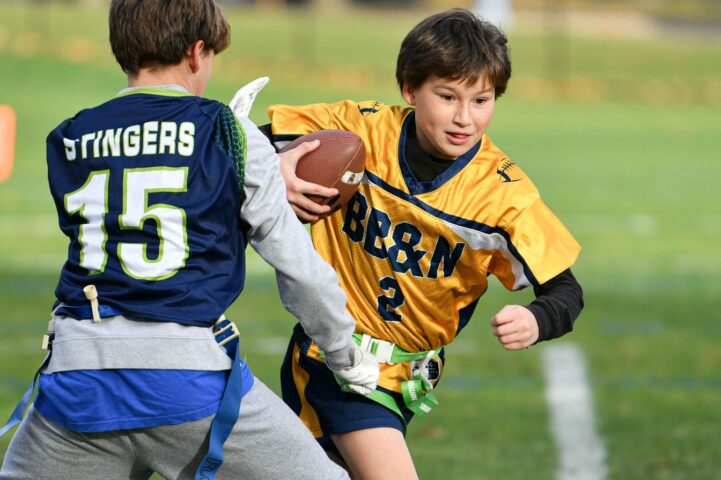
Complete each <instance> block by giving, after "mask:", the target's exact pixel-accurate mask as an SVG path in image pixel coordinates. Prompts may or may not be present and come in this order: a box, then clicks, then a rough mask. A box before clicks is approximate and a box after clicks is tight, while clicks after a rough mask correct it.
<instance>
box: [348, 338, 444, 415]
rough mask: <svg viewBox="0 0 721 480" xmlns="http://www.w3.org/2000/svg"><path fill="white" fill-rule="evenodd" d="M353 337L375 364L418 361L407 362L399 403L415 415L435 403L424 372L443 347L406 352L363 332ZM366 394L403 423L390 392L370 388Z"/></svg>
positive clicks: (428, 409) (429, 408)
mask: <svg viewBox="0 0 721 480" xmlns="http://www.w3.org/2000/svg"><path fill="white" fill-rule="evenodd" d="M353 340H355V343H356V344H357V345H358V346H359V347H360V349H361V350H364V351H366V352H369V353H371V354H373V356H374V357H375V358H376V360H378V363H387V364H389V365H393V364H394V363H403V362H420V363H419V364H416V363H411V378H410V380H404V381H402V382H401V394H402V395H403V402H404V403H405V405H406V408H408V409H409V410H410V411H411V412H413V413H414V414H416V415H419V416H424V415H427V414H428V413H430V411H431V410H433V408H434V407H436V406H437V405H438V400H437V399H436V397H435V395H433V393H432V390H433V384H432V383H431V381H430V380H429V379H428V377H427V374H426V372H427V369H428V363H429V362H430V361H431V360H432V359H433V357H435V356H436V354H437V353H440V352H441V351H442V350H443V348H442V347H441V349H439V350H428V351H425V352H407V351H405V350H403V349H402V348H401V347H399V346H398V345H396V344H395V343H392V342H388V341H386V340H381V339H378V338H373V337H371V336H370V335H367V334H365V333H354V334H353ZM366 397H367V398H370V399H371V400H373V401H375V402H377V403H380V404H381V405H383V406H385V407H387V408H389V409H391V410H393V411H394V412H395V413H396V414H398V416H399V417H400V418H401V420H403V423H404V426H405V418H404V416H403V414H402V413H401V411H400V409H399V408H398V404H397V403H396V401H395V399H394V398H393V397H392V396H391V395H389V394H387V393H385V392H383V391H381V390H374V391H372V392H371V393H369V394H368V395H366Z"/></svg>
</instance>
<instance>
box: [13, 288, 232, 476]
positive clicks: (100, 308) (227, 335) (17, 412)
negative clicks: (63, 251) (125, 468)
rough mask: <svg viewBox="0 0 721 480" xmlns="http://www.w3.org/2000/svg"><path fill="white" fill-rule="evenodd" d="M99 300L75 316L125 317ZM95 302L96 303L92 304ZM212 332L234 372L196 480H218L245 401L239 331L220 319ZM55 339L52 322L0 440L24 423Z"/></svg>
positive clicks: (212, 425) (213, 425)
mask: <svg viewBox="0 0 721 480" xmlns="http://www.w3.org/2000/svg"><path fill="white" fill-rule="evenodd" d="M93 290H94V288H93ZM96 298H97V295H96V296H95V298H93V299H92V300H91V299H90V298H89V300H91V306H81V307H73V308H72V309H73V311H74V313H81V314H82V316H81V317H80V318H92V319H93V321H95V322H100V321H101V319H102V318H107V317H113V316H117V315H123V312H120V311H119V310H116V309H114V308H112V307H107V306H104V305H98V303H97V300H96ZM93 300H96V301H95V302H93ZM68 308H70V307H67V306H66V307H65V309H66V310H67V309H68ZM60 311H61V309H60V308H58V309H56V310H55V311H54V312H53V313H60ZM212 329H213V336H214V337H215V341H216V342H218V345H220V346H222V347H223V348H225V351H226V353H227V354H228V356H229V357H230V359H231V369H230V373H229V375H228V380H227V382H226V385H225V390H224V391H223V396H222V398H221V399H220V406H219V407H218V411H217V412H216V414H215V417H214V418H213V421H212V422H211V424H210V434H209V444H208V452H207V453H206V454H205V457H204V458H203V460H202V461H201V462H200V465H199V466H198V469H197V470H196V471H195V480H214V479H215V475H216V473H217V471H218V468H219V467H220V466H221V465H222V464H223V444H224V443H225V441H226V440H227V438H228V436H229V435H230V432H231V431H232V430H233V426H234V425H235V422H236V421H237V420H238V417H239V415H240V401H241V399H242V397H243V381H242V380H243V373H242V371H243V368H242V364H241V359H240V341H239V337H240V334H239V332H238V327H237V326H236V325H235V324H234V323H233V322H232V321H230V320H228V319H227V318H225V315H221V316H220V318H219V319H218V321H216V322H215V324H214V325H213V327H212ZM54 338H55V320H50V322H49V324H48V333H47V335H45V336H43V342H42V348H43V349H44V350H47V351H48V354H47V356H46V357H45V360H43V363H42V364H41V365H40V368H38V369H37V371H36V372H35V375H34V377H33V381H32V382H31V383H30V386H29V387H28V388H27V390H25V393H24V394H23V396H22V398H21V399H20V401H19V402H18V404H17V406H16V407H15V409H14V410H13V412H12V414H11V415H10V418H9V419H8V421H7V423H6V424H5V426H3V427H2V428H0V437H2V436H3V435H5V434H6V433H7V432H9V431H10V430H11V429H12V428H13V427H14V426H15V425H17V424H19V423H20V422H21V421H22V419H23V415H24V414H25V410H26V409H27V407H28V405H29V404H30V400H31V398H32V395H33V391H34V390H35V385H36V384H37V380H38V378H39V376H40V372H41V371H42V370H43V369H44V368H45V367H46V366H47V365H48V363H49V362H50V356H51V355H52V346H53V340H54Z"/></svg>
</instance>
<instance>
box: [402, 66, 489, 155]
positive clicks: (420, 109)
mask: <svg viewBox="0 0 721 480" xmlns="http://www.w3.org/2000/svg"><path fill="white" fill-rule="evenodd" d="M464 80H465V79H460V80H450V79H447V78H441V77H437V76H435V75H431V76H430V77H428V78H427V79H426V80H425V81H424V82H423V83H422V84H421V85H420V86H419V87H418V88H413V87H409V86H407V85H404V86H403V98H404V99H405V100H406V102H408V104H409V105H413V106H415V107H416V134H417V136H418V143H419V144H420V146H421V148H422V149H423V150H424V151H425V152H426V153H429V154H431V155H433V156H436V157H440V158H445V159H448V160H453V159H456V158H458V157H459V156H461V155H463V154H464V153H466V152H467V151H468V150H470V148H471V147H472V146H473V145H475V144H476V143H478V142H479V141H480V140H481V137H483V134H484V133H485V132H486V129H487V128H488V124H489V123H491V117H492V116H493V109H494V107H495V105H496V95H495V91H494V89H493V87H492V86H491V84H490V82H489V81H488V78H487V77H486V75H481V76H480V77H479V78H478V81H476V83H474V84H472V85H468V84H466V83H465V81H464Z"/></svg>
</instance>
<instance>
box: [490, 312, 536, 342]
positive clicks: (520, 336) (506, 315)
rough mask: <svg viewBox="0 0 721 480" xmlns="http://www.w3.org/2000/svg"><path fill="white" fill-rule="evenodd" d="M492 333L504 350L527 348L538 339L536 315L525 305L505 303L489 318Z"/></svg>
mask: <svg viewBox="0 0 721 480" xmlns="http://www.w3.org/2000/svg"><path fill="white" fill-rule="evenodd" d="M491 327H493V335H495V336H496V338H498V341H499V342H500V343H501V345H503V348H505V349H506V350H521V349H524V348H528V347H529V346H530V345H533V344H534V343H535V342H536V340H538V335H539V333H538V323H537V322H536V317H535V316H534V315H533V313H531V311H530V310H529V309H527V308H526V307H522V306H520V305H506V306H505V307H503V308H502V309H501V311H499V312H498V313H497V314H495V315H494V316H493V318H492V319H491Z"/></svg>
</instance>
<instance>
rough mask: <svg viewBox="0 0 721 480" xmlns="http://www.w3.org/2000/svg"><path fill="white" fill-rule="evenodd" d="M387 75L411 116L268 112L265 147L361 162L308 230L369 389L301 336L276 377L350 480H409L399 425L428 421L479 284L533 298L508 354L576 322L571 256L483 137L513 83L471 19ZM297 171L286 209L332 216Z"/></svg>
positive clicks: (416, 39)
mask: <svg viewBox="0 0 721 480" xmlns="http://www.w3.org/2000/svg"><path fill="white" fill-rule="evenodd" d="M396 75H397V79H398V84H399V86H400V88H401V92H402V95H403V98H404V99H405V101H406V102H407V103H408V104H409V105H410V107H403V106H388V105H383V104H380V103H378V102H361V103H356V102H351V101H342V102H338V103H335V104H315V105H308V106H302V107H294V106H287V105H275V106H272V107H271V108H270V109H269V115H270V119H271V127H272V138H273V140H274V141H275V142H276V144H279V143H280V142H282V141H287V140H292V139H293V138H296V137H297V136H299V135H304V134H307V133H310V132H313V131H316V130H321V129H341V130H348V131H352V132H355V133H356V134H358V135H360V136H361V137H362V138H363V139H364V140H365V144H366V150H367V152H368V153H367V157H366V172H365V178H364V181H363V182H362V185H361V187H360V190H359V191H358V193H357V194H356V195H355V197H354V198H353V199H352V200H351V201H350V202H349V203H348V204H347V205H345V206H344V207H343V208H341V209H339V210H338V211H336V212H335V213H333V214H331V215H330V216H328V217H326V218H323V219H322V220H319V221H316V222H315V223H313V225H312V229H311V230H312V235H313V242H314V244H315V247H316V249H317V250H318V252H319V253H320V254H321V256H322V257H323V258H325V260H326V261H328V262H329V263H330V264H331V265H332V266H333V268H334V269H335V270H336V272H337V273H338V276H339V279H340V283H341V286H342V287H343V289H344V290H345V292H346V294H347V296H348V309H349V311H350V312H351V314H352V315H353V316H354V317H355V319H356V335H355V338H356V342H357V343H358V344H359V345H360V347H361V348H362V349H363V350H366V351H369V352H371V353H373V354H374V355H375V356H376V358H377V359H378V361H379V362H381V378H380V381H379V384H378V388H377V389H376V390H374V391H372V392H370V393H368V394H367V395H365V396H361V395H352V394H349V393H345V392H344V391H343V388H342V386H339V385H338V383H337V382H336V380H335V379H334V377H333V374H332V372H330V370H328V369H327V368H326V367H325V365H324V363H323V361H322V359H323V353H322V352H321V351H320V350H319V349H318V347H317V345H316V344H315V343H314V342H312V341H311V340H310V339H309V338H308V337H307V335H306V334H305V332H304V331H303V329H302V327H300V326H296V329H295V332H294V335H293V338H292V340H291V343H290V346H289V350H288V353H287V356H286V360H285V362H284V365H283V369H282V387H283V396H284V399H285V400H286V402H287V403H288V404H289V405H290V406H291V408H293V409H294V410H295V411H296V413H298V415H299V416H300V418H301V419H302V420H303V421H304V422H305V423H306V425H307V426H308V427H309V428H310V429H311V431H312V432H313V434H314V435H315V436H316V438H318V439H319V441H321V443H323V444H324V446H325V447H326V449H327V450H328V451H329V452H331V453H332V454H334V455H340V456H341V457H342V461H344V462H345V464H346V465H347V467H348V468H349V470H350V471H351V472H352V474H353V476H354V477H355V478H373V479H381V478H388V479H394V480H398V479H411V478H416V477H417V474H416V472H415V468H414V465H413V461H412V459H411V456H410V453H409V451H408V448H407V446H406V444H405V440H404V433H405V430H406V425H407V422H408V421H409V420H410V418H411V417H412V416H413V415H414V414H420V415H424V414H426V413H428V412H429V411H430V410H431V409H432V408H433V407H434V406H435V405H436V403H437V402H436V400H435V398H434V397H433V393H432V390H433V386H434V385H435V384H436V382H437V381H438V378H439V377H440V374H441V370H442V366H443V361H444V359H443V347H444V346H445V345H448V344H449V343H450V342H452V341H453V339H454V338H455V337H456V336H457V335H458V333H459V332H460V331H461V330H462V329H463V327H464V326H465V325H466V323H467V322H468V321H469V319H470V317H471V315H472V313H473V310H474V308H475V306H476V304H477V302H478V300H479V299H480V298H481V296H482V295H483V294H484V292H485V291H486V289H487V287H488V281H487V277H488V275H491V274H492V275H494V276H495V277H496V278H498V279H499V280H500V282H501V283H502V284H503V285H504V286H505V287H506V288H508V289H509V290H520V289H522V288H525V287H533V289H534V292H535V294H536V299H535V300H534V301H533V302H532V303H531V304H530V305H527V306H521V305H507V306H505V307H503V308H502V309H501V310H500V311H499V312H498V313H497V314H496V315H495V316H494V317H493V318H492V320H491V325H492V331H493V334H494V335H495V336H496V337H497V338H498V340H499V341H500V343H501V344H502V345H503V347H505V348H506V349H508V350H518V349H524V348H528V347H529V346H530V345H533V344H534V343H537V342H539V341H542V340H549V339H551V338H555V337H558V336H561V335H563V334H565V333H567V332H568V331H570V330H571V329H572V327H573V322H574V321H575V319H576V318H577V316H578V314H579V313H580V311H581V309H582V308H583V298H582V291H581V288H580V286H579V285H578V283H577V282H576V280H575V278H574V277H573V275H572V274H571V272H570V270H569V268H570V267H571V265H572V264H573V263H574V261H575V260H576V258H577V256H578V253H579V251H580V246H579V245H578V243H577V242H576V240H575V239H574V238H573V236H572V235H571V234H570V233H569V231H568V230H567V229H566V228H565V227H564V226H563V224H562V223H561V222H560V221H559V219H558V218H557V217H556V216H555V215H554V214H553V213H552V212H551V211H550V210H549V208H548V207H547V206H546V205H545V203H544V202H543V200H542V199H541V197H540V195H539V193H538V191H537V190H536V187H535V186H534V185H533V183H532V182H531V180H530V179H529V178H528V177H527V176H526V174H525V173H524V172H523V171H522V170H521V168H520V167H519V166H518V165H516V164H515V163H514V162H513V161H511V160H510V159H509V158H508V157H507V156H506V155H505V154H504V153H503V152H502V151H501V150H500V149H499V148H498V147H496V146H495V145H494V144H493V143H492V142H491V140H490V138H489V137H488V136H487V135H486V129H487V128H488V125H489V123H490V121H491V118H492V116H493V111H494V107H495V104H496V100H497V98H498V97H500V96H501V95H502V94H503V93H504V91H505V90H506V86H507V83H508V80H509V78H510V75H511V65H510V59H509V55H508V49H507V39H506V37H505V36H504V34H503V33H502V32H501V31H500V30H499V29H497V28H496V27H494V26H493V25H491V24H489V23H487V22H484V21H483V20H481V19H479V18H477V17H476V16H474V15H473V14H472V13H470V12H468V11H466V10H462V9H453V10H449V11H446V12H443V13H440V14H437V15H433V16H431V17H429V18H427V19H425V20H423V21H422V22H421V23H420V24H418V25H417V26H416V27H415V28H414V29H413V30H412V31H411V32H410V33H409V34H408V35H407V37H406V38H405V40H404V41H403V44H402V46H401V49H400V53H399V56H398V62H397V72H396ZM294 167H295V164H294V162H293V161H290V162H286V164H285V165H284V176H285V178H286V183H287V185H288V189H289V194H288V195H289V200H290V201H291V203H292V204H293V206H294V209H295V210H296V214H297V215H298V216H299V217H301V218H304V219H306V220H310V221H313V220H316V219H317V218H318V215H319V214H320V213H323V212H324V211H325V210H326V209H327V207H326V208H318V207H317V205H316V204H314V203H313V202H310V201H309V200H308V199H307V198H305V197H304V194H323V195H329V196H330V195H333V194H334V193H335V191H334V190H331V189H324V188H322V187H320V186H317V185H310V184H307V183H305V182H302V181H300V180H299V179H297V178H296V177H295V176H294V174H293V172H294Z"/></svg>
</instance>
